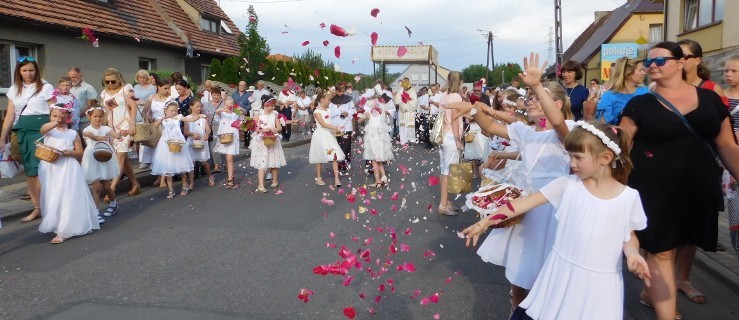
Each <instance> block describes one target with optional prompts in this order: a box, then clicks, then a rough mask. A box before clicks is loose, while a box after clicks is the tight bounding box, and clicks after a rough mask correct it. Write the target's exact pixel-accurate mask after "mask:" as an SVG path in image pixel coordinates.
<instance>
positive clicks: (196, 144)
mask: <svg viewBox="0 0 739 320" xmlns="http://www.w3.org/2000/svg"><path fill="white" fill-rule="evenodd" d="M190 147H191V148H193V149H196V150H200V149H203V148H205V142H204V141H203V140H193V141H192V143H191V144H190Z"/></svg>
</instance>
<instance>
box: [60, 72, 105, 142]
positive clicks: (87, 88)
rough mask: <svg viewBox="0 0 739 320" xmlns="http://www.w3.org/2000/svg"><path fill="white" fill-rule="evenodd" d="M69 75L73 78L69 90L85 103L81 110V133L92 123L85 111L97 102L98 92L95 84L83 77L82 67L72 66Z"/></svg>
mask: <svg viewBox="0 0 739 320" xmlns="http://www.w3.org/2000/svg"><path fill="white" fill-rule="evenodd" d="M67 76H68V77H69V78H70V79H72V88H71V89H70V90H69V92H70V93H72V95H74V96H75V97H76V98H77V99H79V100H80V101H81V102H82V104H83V107H82V109H81V110H80V121H79V130H78V132H80V135H81V134H82V130H85V128H87V126H89V125H90V119H88V118H87V114H86V113H85V111H87V108H89V107H90V106H91V105H92V104H93V103H95V101H96V100H97V96H98V92H97V91H96V90H95V88H94V87H93V86H91V85H90V84H89V83H87V82H85V80H83V79H82V70H80V68H78V67H72V68H70V69H69V71H68V72H67Z"/></svg>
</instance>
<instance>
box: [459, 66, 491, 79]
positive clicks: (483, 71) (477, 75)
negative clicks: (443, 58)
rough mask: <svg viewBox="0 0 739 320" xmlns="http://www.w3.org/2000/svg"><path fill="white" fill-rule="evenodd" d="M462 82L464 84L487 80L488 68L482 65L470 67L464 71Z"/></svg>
mask: <svg viewBox="0 0 739 320" xmlns="http://www.w3.org/2000/svg"><path fill="white" fill-rule="evenodd" d="M461 72H462V81H464V82H475V81H478V80H480V79H482V78H485V77H486V76H487V74H488V70H487V68H485V66H483V65H481V64H473V65H469V66H468V67H467V68H464V69H462V71H461Z"/></svg>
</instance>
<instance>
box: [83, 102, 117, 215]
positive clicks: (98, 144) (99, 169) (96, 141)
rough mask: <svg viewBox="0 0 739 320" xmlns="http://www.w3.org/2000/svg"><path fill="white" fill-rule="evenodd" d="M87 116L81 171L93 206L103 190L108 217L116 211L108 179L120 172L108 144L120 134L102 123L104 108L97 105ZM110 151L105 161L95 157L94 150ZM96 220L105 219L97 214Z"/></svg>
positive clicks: (112, 191) (89, 110)
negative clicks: (90, 192) (107, 202)
mask: <svg viewBox="0 0 739 320" xmlns="http://www.w3.org/2000/svg"><path fill="white" fill-rule="evenodd" d="M86 114H87V117H88V118H89V119H90V125H89V126H88V127H87V128H85V130H83V131H82V136H83V137H84V138H85V143H86V145H87V147H86V148H85V153H84V154H83V155H82V172H84V174H85V181H87V182H88V183H92V198H93V200H95V206H96V207H97V206H98V201H99V200H100V192H104V193H105V195H106V196H107V197H108V199H109V200H110V203H109V204H108V208H107V209H105V213H103V215H104V216H106V217H110V216H112V215H114V214H116V212H117V211H118V202H117V201H116V199H115V191H114V190H113V188H112V187H111V186H110V181H111V180H113V179H114V178H115V177H117V176H118V175H120V174H121V170H120V168H119V167H118V159H117V158H116V157H114V156H113V155H114V152H115V151H114V150H113V147H112V146H111V144H110V138H111V137H112V138H115V139H118V138H120V135H119V134H118V133H116V132H115V131H114V130H113V129H112V128H110V127H108V126H104V125H102V122H103V118H104V117H105V109H103V108H101V107H99V106H97V107H93V108H90V109H87V111H86ZM96 150H98V152H101V151H102V152H105V151H110V155H111V158H110V160H108V161H106V162H100V161H98V160H96V159H95V151H96ZM98 222H100V223H104V222H105V219H103V218H101V217H100V215H98Z"/></svg>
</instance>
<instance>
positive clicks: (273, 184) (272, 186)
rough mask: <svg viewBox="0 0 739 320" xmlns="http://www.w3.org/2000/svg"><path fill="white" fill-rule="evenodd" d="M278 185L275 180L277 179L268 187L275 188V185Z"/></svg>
mask: <svg viewBox="0 0 739 320" xmlns="http://www.w3.org/2000/svg"><path fill="white" fill-rule="evenodd" d="M279 185H280V183H279V182H277V181H273V182H272V184H271V185H270V186H269V187H270V188H277V186H279Z"/></svg>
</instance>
